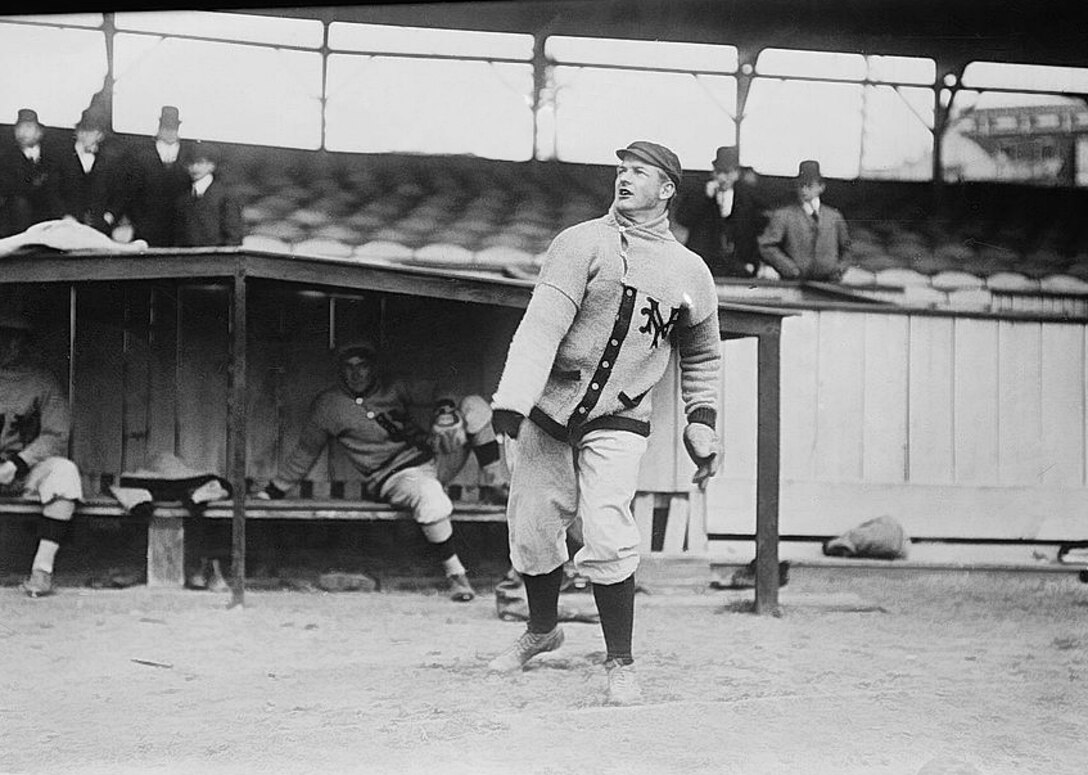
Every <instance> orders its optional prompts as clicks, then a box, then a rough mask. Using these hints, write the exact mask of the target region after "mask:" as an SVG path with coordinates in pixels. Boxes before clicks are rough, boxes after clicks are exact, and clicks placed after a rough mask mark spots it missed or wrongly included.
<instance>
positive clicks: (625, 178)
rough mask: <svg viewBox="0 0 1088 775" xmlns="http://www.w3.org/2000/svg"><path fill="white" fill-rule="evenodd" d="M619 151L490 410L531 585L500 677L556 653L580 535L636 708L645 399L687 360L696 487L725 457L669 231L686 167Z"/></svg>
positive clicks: (715, 343) (513, 528)
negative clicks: (591, 215) (597, 204)
mask: <svg viewBox="0 0 1088 775" xmlns="http://www.w3.org/2000/svg"><path fill="white" fill-rule="evenodd" d="M616 155H617V156H618V157H619V159H620V164H619V166H618V168H617V171H616V180H615V185H614V199H613V202H612V207H611V208H610V210H609V212H608V214H607V215H605V216H603V217H601V218H597V219H594V220H590V221H586V222H583V223H580V224H577V225H575V226H573V227H571V228H569V229H566V230H565V231H563V232H562V233H560V234H559V235H558V236H557V237H556V238H555V239H554V240H553V242H552V244H551V246H550V247H549V249H548V253H547V257H546V259H545V261H544V265H543V267H542V269H541V273H540V278H539V280H538V282H537V284H536V287H535V288H534V290H533V295H532V299H531V300H530V302H529V306H528V308H527V309H526V311H525V316H524V317H523V318H522V321H521V323H520V325H519V326H518V329H517V331H516V333H515V334H514V338H513V340H512V342H511V344H510V351H509V354H508V355H507V359H506V366H505V368H504V370H503V373H502V378H501V379H500V381H499V386H498V389H497V390H496V391H495V395H494V398H493V400H492V408H493V412H494V420H493V424H494V427H495V430H496V432H497V433H499V434H500V435H503V436H505V437H506V438H507V440H508V441H507V443H508V444H509V445H510V446H511V450H508V458H507V460H508V464H509V465H510V468H511V482H510V501H509V504H508V506H507V520H508V522H509V532H510V559H511V562H512V564H513V566H514V569H515V570H516V571H517V572H518V573H520V574H521V575H522V577H523V578H524V580H525V586H526V592H527V596H528V602H529V624H528V628H527V629H526V631H525V632H524V633H523V634H522V635H521V637H520V638H518V640H517V641H516V642H515V643H514V644H513V645H512V646H510V647H509V648H508V649H507V650H506V651H505V652H503V653H502V654H500V655H499V656H497V657H495V658H494V659H493V660H492V661H491V663H490V667H491V669H492V670H497V671H512V670H517V669H520V668H522V667H523V666H524V665H525V663H526V662H527V661H528V660H529V659H531V658H532V657H534V656H535V655H537V654H541V653H543V652H547V651H553V650H555V649H557V648H559V646H560V645H561V644H562V642H563V631H562V630H561V629H560V628H559V627H558V626H557V624H556V601H557V597H558V594H559V588H560V584H561V582H562V580H563V563H564V562H565V561H566V560H567V556H568V555H567V547H566V541H565V540H564V538H565V535H566V533H567V531H568V530H569V529H571V528H572V527H574V526H580V527H581V532H582V539H583V546H582V548H581V549H580V550H579V551H578V552H577V553H576V554H575V557H574V561H575V564H576V567H577V569H578V572H579V573H581V574H583V575H584V576H586V577H587V578H588V579H589V580H590V581H591V582H592V584H593V594H594V598H595V600H596V603H597V609H598V611H599V612H600V617H601V628H602V630H603V633H604V640H605V645H606V647H607V655H606V660H605V668H606V671H607V676H608V693H607V698H608V701H609V702H610V703H615V704H627V703H632V702H637V701H638V700H639V699H640V697H641V690H640V688H639V685H638V681H637V678H636V675H635V672H634V667H633V662H634V658H633V656H632V649H631V630H632V625H633V620H634V595H635V582H634V576H633V574H634V572H635V569H636V567H637V566H638V562H639V555H638V547H639V532H638V527H637V525H636V524H635V521H634V518H633V516H632V514H631V500H632V499H633V497H634V494H635V487H636V482H637V478H638V470H639V462H640V460H641V458H642V455H643V453H644V452H645V450H646V444H647V436H648V435H649V433H650V423H649V418H650V414H651V412H650V397H649V396H650V391H651V389H652V388H653V387H654V385H655V384H657V382H658V381H659V380H660V379H661V378H662V376H663V375H664V374H665V371H666V367H667V366H668V363H669V358H670V355H671V353H672V352H673V350H674V348H675V349H678V351H679V356H680V358H679V361H680V369H681V393H682V395H683V400H684V407H685V412H686V415H687V426H686V428H685V430H684V442H685V446H686V447H687V450H688V453H689V454H690V455H691V456H692V458H693V460H695V462H696V465H697V467H698V470H697V471H696V474H695V479H694V481H695V482H696V483H697V484H699V486H705V482H706V480H707V479H708V478H709V477H711V476H713V475H714V474H715V473H716V472H717V469H718V466H719V462H720V457H721V454H720V451H719V448H720V443H719V440H718V436H717V433H716V431H715V426H716V424H717V392H718V385H719V370H720V366H721V346H720V334H719V327H718V299H717V293H716V290H715V286H714V280H713V278H712V276H711V274H710V271H709V270H708V269H707V267H706V264H705V263H703V260H702V259H701V258H699V256H698V255H696V254H695V253H692V252H691V251H689V250H688V249H687V248H685V247H684V246H683V245H681V244H680V243H679V242H677V241H676V239H675V238H674V237H673V235H672V232H671V231H670V230H669V220H668V214H667V209H668V206H669V202H670V200H671V199H672V197H673V196H674V195H675V194H676V191H677V187H678V186H679V185H680V177H681V168H680V161H679V159H677V157H676V154H674V153H673V152H672V151H671V150H669V149H668V148H666V147H664V146H662V145H658V144H657V143H652V142H647V141H644V140H640V141H637V142H634V143H631V144H630V145H628V146H627V147H626V148H622V149H620V150H618V151H616ZM526 417H527V418H528V420H529V421H528V422H525V419H526Z"/></svg>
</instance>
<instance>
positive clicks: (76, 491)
mask: <svg viewBox="0 0 1088 775" xmlns="http://www.w3.org/2000/svg"><path fill="white" fill-rule="evenodd" d="M30 328H31V327H30V323H29V322H28V321H27V320H26V318H24V317H22V316H21V315H18V314H14V313H11V312H2V313H0V496H28V497H37V498H38V499H40V500H41V502H42V517H41V520H40V522H39V523H38V528H39V540H38V550H37V553H35V555H34V561H33V563H32V564H31V566H30V577H29V578H28V579H27V580H26V581H24V582H23V585H22V589H23V591H24V592H25V593H26V594H27V595H28V596H29V597H35V598H37V597H46V596H47V595H51V594H53V561H54V559H55V558H56V556H57V550H58V549H59V548H60V545H61V544H62V543H64V538H65V534H66V533H67V529H68V523H69V522H71V520H72V514H74V513H75V509H76V502H77V501H79V500H80V499H82V497H83V486H82V483H81V482H80V478H79V470H78V469H77V468H76V465H75V463H73V462H72V461H71V460H68V459H66V458H65V457H63V455H65V454H67V451H68V434H69V431H70V428H71V417H70V415H69V412H68V402H67V400H66V399H65V397H64V393H63V392H61V389H60V386H59V385H58V384H57V381H56V380H55V379H54V378H53V376H52V375H51V374H49V373H48V372H46V371H45V370H44V369H41V368H38V367H37V366H34V365H32V364H30V363H29V362H28V360H27V358H26V354H27V342H28V338H29V332H30Z"/></svg>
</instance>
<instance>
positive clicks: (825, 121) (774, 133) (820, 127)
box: [740, 49, 936, 180]
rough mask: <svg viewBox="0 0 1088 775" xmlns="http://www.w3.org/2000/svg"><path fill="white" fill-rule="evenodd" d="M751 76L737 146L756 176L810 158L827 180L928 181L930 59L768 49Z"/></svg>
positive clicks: (788, 169)
mask: <svg viewBox="0 0 1088 775" xmlns="http://www.w3.org/2000/svg"><path fill="white" fill-rule="evenodd" d="M756 73H757V77H756V78H754V79H753V81H752V87H751V90H750V92H749V95H748V102H747V104H746V106H745V115H744V120H743V121H742V123H741V139H740V146H741V154H742V157H743V158H744V159H745V161H746V163H748V164H751V165H752V166H753V167H755V169H756V170H757V171H759V172H762V173H765V174H771V175H793V174H796V171H797V164H798V162H800V161H801V160H802V159H806V158H810V159H818V160H819V161H820V165H821V167H822V169H823V171H824V174H826V175H829V176H832V177H843V178H854V177H867V178H894V179H920V180H924V179H928V178H930V177H932V148H933V134H932V131H933V126H934V105H933V91H932V84H933V82H934V80H935V78H936V64H935V62H934V61H933V60H931V59H924V58H920V57H900V56H878V55H872V56H862V55H860V54H849V53H838V52H827V51H797V50H789V49H766V50H764V51H763V52H761V53H760V55H759V58H758V59H757V61H756ZM927 87H928V88H927Z"/></svg>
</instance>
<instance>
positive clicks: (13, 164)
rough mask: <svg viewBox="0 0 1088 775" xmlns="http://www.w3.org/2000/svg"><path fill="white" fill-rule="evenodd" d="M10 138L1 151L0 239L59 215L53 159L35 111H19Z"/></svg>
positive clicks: (59, 205) (26, 109) (54, 161)
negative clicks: (11, 137) (10, 140)
mask: <svg viewBox="0 0 1088 775" xmlns="http://www.w3.org/2000/svg"><path fill="white" fill-rule="evenodd" d="M12 135H13V142H5V143H4V144H3V147H2V148H0V237H6V236H8V235H11V234H18V233H19V232H21V231H25V230H26V229H28V228H30V227H31V226H33V225H34V224H36V223H40V222H42V221H48V220H51V219H54V218H59V217H60V214H61V203H60V198H59V190H58V187H57V186H58V181H57V170H56V159H55V158H53V154H52V153H51V152H50V150H49V149H47V148H46V147H45V145H44V143H43V142H42V141H43V140H44V138H45V128H44V127H43V126H42V125H41V123H40V122H39V121H38V114H37V112H35V111H33V110H31V109H30V108H22V109H20V110H19V113H18V116H17V117H16V119H15V126H14V127H13V129H12Z"/></svg>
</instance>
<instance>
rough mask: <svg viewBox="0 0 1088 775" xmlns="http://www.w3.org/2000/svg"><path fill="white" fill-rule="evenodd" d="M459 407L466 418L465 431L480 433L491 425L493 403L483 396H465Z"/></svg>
mask: <svg viewBox="0 0 1088 775" xmlns="http://www.w3.org/2000/svg"><path fill="white" fill-rule="evenodd" d="M458 409H460V411H461V416H462V417H464V418H465V431H466V432H468V433H472V434H476V433H479V432H480V431H481V430H483V429H484V428H486V427H488V426H490V425H491V405H490V404H488V403H487V401H485V400H484V399H483V398H482V397H481V396H477V395H469V396H465V397H464V398H462V399H461V403H460V404H458Z"/></svg>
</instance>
